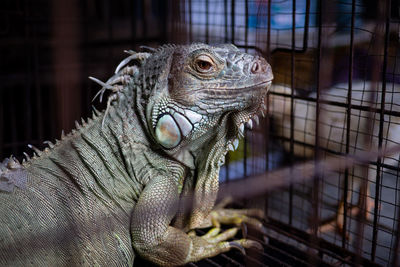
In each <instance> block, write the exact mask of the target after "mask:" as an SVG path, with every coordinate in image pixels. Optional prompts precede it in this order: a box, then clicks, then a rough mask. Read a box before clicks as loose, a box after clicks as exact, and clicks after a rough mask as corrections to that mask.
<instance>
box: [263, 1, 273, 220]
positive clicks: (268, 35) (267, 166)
mask: <svg viewBox="0 0 400 267" xmlns="http://www.w3.org/2000/svg"><path fill="white" fill-rule="evenodd" d="M271 1H272V0H268V11H267V14H268V22H267V23H268V28H267V60H268V62H269V63H271ZM269 102H270V98H269V94H268V95H267V117H266V119H265V122H266V127H265V136H266V137H267V138H266V140H267V141H266V142H265V170H266V171H268V170H269V138H270V134H269V124H270V120H269V113H270V109H269ZM268 200H269V197H268V196H267V197H266V198H265V203H264V205H265V208H264V209H265V214H266V216H267V217H268V206H269V205H268Z"/></svg>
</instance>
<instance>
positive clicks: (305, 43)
mask: <svg viewBox="0 0 400 267" xmlns="http://www.w3.org/2000/svg"><path fill="white" fill-rule="evenodd" d="M309 28H310V0H307V1H306V18H305V20H304V35H303V49H302V50H303V51H304V52H307V48H308V31H309Z"/></svg>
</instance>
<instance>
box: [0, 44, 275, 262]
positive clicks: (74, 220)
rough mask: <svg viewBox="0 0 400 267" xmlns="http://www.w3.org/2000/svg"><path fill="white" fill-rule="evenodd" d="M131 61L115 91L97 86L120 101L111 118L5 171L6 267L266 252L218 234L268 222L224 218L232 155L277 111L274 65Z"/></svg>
mask: <svg viewBox="0 0 400 267" xmlns="http://www.w3.org/2000/svg"><path fill="white" fill-rule="evenodd" d="M128 52H129V53H130V54H131V56H130V57H128V58H127V59H126V60H124V61H123V62H121V64H120V66H118V67H117V70H116V74H115V75H114V76H113V77H111V78H110V79H109V80H108V82H107V83H106V84H104V83H101V82H100V81H98V80H96V79H94V78H92V79H94V80H96V81H98V82H99V83H101V84H102V85H104V86H105V89H110V90H112V91H113V94H112V95H111V96H110V97H109V98H108V104H109V105H108V108H107V110H106V111H105V112H102V113H100V114H94V115H93V117H92V118H90V119H89V120H88V121H87V122H83V123H82V125H81V126H79V125H77V129H76V130H74V131H72V133H70V134H69V135H67V136H64V137H62V140H61V141H57V142H56V144H55V145H53V144H51V143H49V146H50V148H46V149H45V150H44V151H36V153H38V154H40V155H38V156H35V157H34V158H32V159H30V160H28V161H26V162H24V163H22V164H20V163H19V162H17V161H16V160H15V159H13V158H12V157H11V158H10V159H6V160H5V161H4V162H3V163H0V203H1V204H0V214H1V217H0V265H2V266H4V265H8V266H29V265H33V266H59V265H63V266H64V265H68V266H73V265H87V266H94V265H101V266H114V265H118V266H127V265H129V266H131V265H132V264H133V261H134V256H135V253H138V254H140V255H141V256H143V257H144V258H146V259H148V260H150V261H152V262H154V263H156V264H160V265H181V264H185V263H188V262H192V261H198V260H200V259H203V258H206V257H210V256H214V255H217V254H219V253H222V252H224V251H228V250H229V249H231V248H248V247H257V243H256V242H254V241H250V240H246V239H242V240H237V241H231V242H227V241H226V240H227V239H229V238H232V237H233V236H234V235H235V233H236V231H237V228H232V229H231V230H228V231H226V232H224V233H222V234H220V233H219V231H220V230H219V228H218V227H219V223H226V222H227V223H233V224H236V225H238V224H240V223H241V222H245V221H247V222H250V223H251V222H252V223H253V224H255V225H258V224H259V221H257V220H255V219H254V218H250V217H252V216H261V215H260V214H259V213H257V212H245V211H244V212H242V213H240V212H238V211H232V210H224V209H216V210H214V211H212V209H213V206H214V202H215V199H216V194H217V192H218V173H219V168H220V166H221V165H222V163H223V158H224V156H225V154H226V152H227V151H228V149H232V147H235V146H237V140H236V139H237V138H238V136H240V132H241V129H242V128H243V123H244V122H246V121H248V120H249V119H251V118H252V117H253V116H255V115H256V113H258V112H259V111H260V110H262V109H263V108H265V105H264V103H263V101H264V98H265V96H266V93H267V90H268V88H269V86H270V84H271V80H272V72H271V69H270V67H269V65H268V63H267V62H266V61H265V60H264V59H262V58H259V57H253V56H250V55H248V54H245V53H242V52H240V51H239V50H238V49H237V48H236V47H234V46H232V45H221V46H214V47H213V46H208V45H204V44H192V45H188V46H175V45H166V46H162V47H160V48H158V49H156V50H154V51H151V53H134V52H132V51H128ZM132 62H133V63H135V64H133V65H128V64H130V63H132ZM105 89H104V88H103V90H102V91H101V92H104V90H105ZM33 149H34V150H36V149H35V148H33ZM211 225H214V226H215V227H216V228H214V229H213V230H211V231H210V232H209V233H208V234H207V235H206V236H203V237H199V236H196V235H195V234H194V232H193V231H192V230H193V229H195V228H199V227H205V226H211Z"/></svg>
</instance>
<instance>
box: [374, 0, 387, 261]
mask: <svg viewBox="0 0 400 267" xmlns="http://www.w3.org/2000/svg"><path fill="white" fill-rule="evenodd" d="M385 15H386V25H385V43H384V50H383V66H382V92H381V110H380V114H379V140H378V142H379V144H378V147H379V149H381V148H382V142H383V123H384V119H385V117H384V115H385V113H384V111H385V97H386V73H387V63H388V46H389V34H390V32H389V28H390V21H389V20H390V0H386V14H385ZM381 164H382V158H381V157H378V160H377V166H376V181H375V206H374V221H373V231H372V247H371V260H372V261H375V254H376V245H377V241H378V240H377V238H378V212H379V210H378V207H379V199H380V183H381V175H380V169H381Z"/></svg>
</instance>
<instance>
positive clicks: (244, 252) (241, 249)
mask: <svg viewBox="0 0 400 267" xmlns="http://www.w3.org/2000/svg"><path fill="white" fill-rule="evenodd" d="M229 246H230V247H231V248H234V249H237V250H239V251H240V252H241V253H242V254H243V255H246V251H245V250H244V247H243V246H242V245H240V244H239V243H238V242H236V241H231V242H229Z"/></svg>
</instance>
